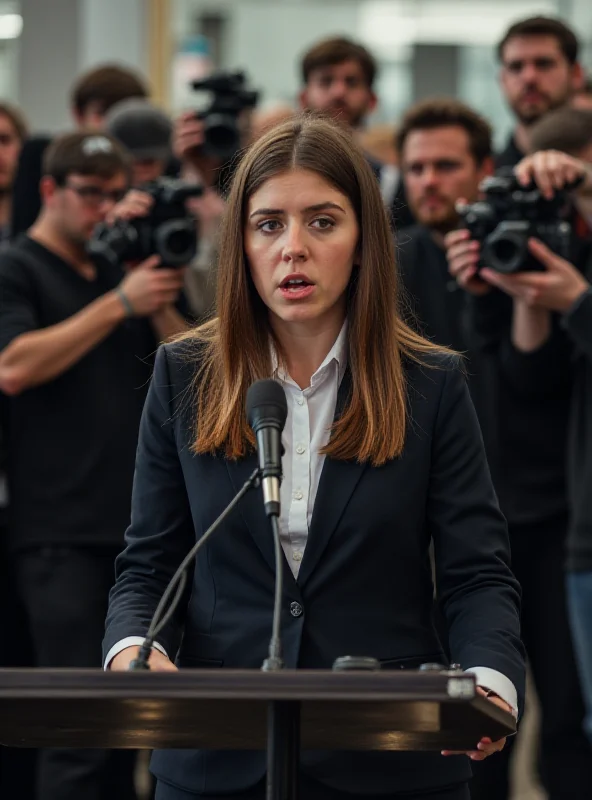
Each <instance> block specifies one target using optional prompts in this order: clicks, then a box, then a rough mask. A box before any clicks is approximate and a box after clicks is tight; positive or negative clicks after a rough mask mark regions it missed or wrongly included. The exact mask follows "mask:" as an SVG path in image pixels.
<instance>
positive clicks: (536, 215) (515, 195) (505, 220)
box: [459, 170, 573, 275]
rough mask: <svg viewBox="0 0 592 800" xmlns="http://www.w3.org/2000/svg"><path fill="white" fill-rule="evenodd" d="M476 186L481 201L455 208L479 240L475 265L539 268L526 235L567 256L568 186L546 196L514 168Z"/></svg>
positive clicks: (508, 271) (504, 270) (507, 270)
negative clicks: (521, 178)
mask: <svg viewBox="0 0 592 800" xmlns="http://www.w3.org/2000/svg"><path fill="white" fill-rule="evenodd" d="M571 188H573V187H571ZM480 190H481V192H482V193H483V194H484V195H485V197H484V199H483V200H480V201H478V202H476V203H471V204H469V205H466V206H464V207H461V208H459V214H460V216H461V218H462V220H463V223H464V226H465V227H466V228H467V229H468V230H469V231H470V233H471V238H472V239H476V240H477V241H478V242H480V243H481V259H480V264H479V265H480V266H487V267H489V268H490V269H494V270H496V272H501V273H503V274H505V275H511V274H514V273H516V272H527V271H531V272H532V271H540V270H542V269H543V266H542V265H541V263H540V262H539V261H537V259H535V258H534V256H533V255H532V254H531V253H530V251H529V249H528V240H529V238H530V237H536V238H537V239H540V240H541V241H542V242H544V244H546V245H547V247H548V248H549V249H550V250H552V251H553V252H554V253H557V255H559V256H562V257H563V258H569V251H570V244H571V225H570V224H569V222H567V221H566V220H565V219H564V216H565V210H566V208H568V203H567V192H568V191H569V188H568V187H566V188H565V189H564V190H561V191H557V190H556V191H555V193H554V195H553V197H552V198H551V199H550V200H548V199H547V198H546V197H543V195H542V194H541V191H540V189H539V188H538V187H537V186H536V185H535V184H531V185H529V186H523V185H522V184H520V183H519V182H518V181H517V179H516V176H515V175H514V174H513V172H512V173H507V172H505V171H502V170H500V171H499V172H498V173H497V174H496V175H494V176H493V177H490V178H486V179H485V180H484V181H483V182H482V184H481V186H480Z"/></svg>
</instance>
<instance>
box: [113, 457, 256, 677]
mask: <svg viewBox="0 0 592 800" xmlns="http://www.w3.org/2000/svg"><path fill="white" fill-rule="evenodd" d="M260 477H261V470H260V469H259V467H257V469H256V470H254V471H253V472H252V473H251V476H250V477H249V479H248V480H247V481H245V483H244V484H243V487H242V489H241V490H240V491H239V492H238V493H237V494H236V495H235V496H234V498H233V499H232V500H231V501H230V503H229V504H228V505H227V506H226V508H225V509H224V511H223V512H222V513H221V514H220V516H219V517H218V518H217V519H215V520H214V522H213V523H212V524H211V525H210V527H209V528H208V529H207V531H206V532H205V533H204V535H203V536H202V537H201V539H200V540H199V541H198V542H196V543H195V544H194V546H193V547H192V548H191V550H190V551H189V552H188V553H187V555H186V556H185V558H184V559H183V561H182V562H181V563H180V564H179V566H178V567H177V570H176V572H175V574H174V575H173V577H172V578H171V580H170V581H169V585H168V586H167V588H166V589H165V592H164V594H163V595H162V597H161V598H160V602H159V604H158V606H157V607H156V611H155V612H154V615H153V617H152V621H151V622H150V626H149V628H148V633H147V634H146V637H145V639H144V641H143V643H142V646H141V647H140V651H139V653H138V655H137V657H136V658H135V659H134V660H133V661H132V662H131V664H130V665H129V670H130V671H132V672H135V671H139V670H146V669H148V670H149V669H150V667H149V665H148V659H149V658H150V653H151V652H152V648H153V647H154V640H155V639H156V637H157V636H158V634H159V633H160V631H161V630H162V629H163V628H164V627H165V625H167V623H168V622H169V621H170V619H171V617H172V616H173V614H174V613H175V610H176V608H177V606H178V605H179V602H180V600H181V597H182V596H183V591H184V589H185V585H186V584H187V567H188V566H189V565H190V564H191V562H192V561H193V559H194V558H195V556H196V555H197V554H198V553H199V551H200V550H201V548H202V547H203V546H204V545H205V544H206V542H207V541H208V539H209V538H210V536H211V535H212V534H213V533H215V532H216V530H217V529H218V528H219V527H220V525H221V523H222V522H224V520H225V519H226V517H227V516H228V515H229V514H230V512H231V511H232V510H233V509H234V508H235V506H236V505H238V503H239V502H240V501H241V500H242V498H243V497H244V496H245V495H246V493H247V492H248V491H249V490H250V489H256V488H257V487H258V486H259V484H260ZM175 590H176V591H175ZM173 592H175V595H174V597H173ZM171 597H172V600H171ZM169 602H170V606H169ZM167 606H169V607H168V609H167ZM165 612H166V613H165Z"/></svg>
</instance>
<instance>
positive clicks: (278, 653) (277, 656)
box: [261, 514, 284, 672]
mask: <svg viewBox="0 0 592 800" xmlns="http://www.w3.org/2000/svg"><path fill="white" fill-rule="evenodd" d="M270 520H271V528H272V531H273V545H274V552H275V601H274V605H273V625H272V633H271V640H270V642H269V657H268V658H266V659H265V661H264V662H263V666H262V667H261V669H263V670H264V671H266V672H272V671H274V670H278V669H283V666H284V662H283V659H282V640H281V622H282V598H283V594H284V569H283V562H284V557H283V552H282V541H281V538H280V523H279V519H278V517H277V515H276V514H272V515H270Z"/></svg>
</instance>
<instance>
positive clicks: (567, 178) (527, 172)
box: [514, 150, 592, 200]
mask: <svg viewBox="0 0 592 800" xmlns="http://www.w3.org/2000/svg"><path fill="white" fill-rule="evenodd" d="M514 173H515V175H516V178H517V180H518V182H519V183H520V185H521V186H529V185H530V184H532V182H533V181H534V183H535V184H536V185H537V186H538V188H539V189H540V191H541V194H542V195H543V197H544V198H545V199H546V200H552V199H553V197H554V195H555V193H556V192H558V191H562V190H564V189H565V190H568V191H569V190H577V191H579V192H585V191H590V190H591V189H592V167H591V166H590V165H589V164H585V163H584V162H583V161H580V160H579V159H577V158H573V157H572V156H569V155H567V153H561V152H560V151H559V150H540V151H539V152H538V153H534V154H533V155H531V156H526V158H523V159H522V161H521V162H520V163H519V164H517V165H516V168H515V170H514Z"/></svg>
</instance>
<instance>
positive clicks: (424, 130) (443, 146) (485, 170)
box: [397, 99, 493, 424]
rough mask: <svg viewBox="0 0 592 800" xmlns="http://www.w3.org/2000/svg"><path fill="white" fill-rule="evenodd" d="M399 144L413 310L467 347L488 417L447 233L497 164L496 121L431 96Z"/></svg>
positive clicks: (476, 397)
mask: <svg viewBox="0 0 592 800" xmlns="http://www.w3.org/2000/svg"><path fill="white" fill-rule="evenodd" d="M397 147H398V151H399V160H400V163H401V168H402V171H403V176H404V180H405V191H406V195H407V198H408V202H409V206H410V209H411V211H412V213H413V216H414V217H415V219H416V220H417V224H416V225H413V226H412V227H409V228H404V229H403V230H401V231H399V232H398V234H397V244H398V251H397V255H398V265H399V269H400V271H401V276H402V280H403V283H404V285H405V289H406V293H407V301H408V305H409V307H410V309H409V310H410V311H411V313H412V314H413V316H414V317H415V320H416V322H417V324H418V325H419V328H420V330H421V331H422V333H424V334H425V335H426V336H428V338H430V339H433V340H434V341H436V342H438V343H439V344H443V345H446V346H447V347H451V348H453V349H454V350H457V351H459V352H463V353H466V354H468V356H469V364H468V370H469V374H470V381H469V385H470V388H471V393H472V396H473V401H474V402H475V404H476V406H477V411H478V412H479V414H480V416H481V417H483V416H484V415H485V404H486V398H487V386H486V385H485V386H484V381H483V380H482V376H479V379H478V376H477V374H476V371H477V365H476V363H475V360H474V359H473V358H471V350H472V348H471V342H470V337H469V336H468V335H467V334H468V323H467V298H466V294H465V292H463V291H462V289H461V287H460V286H458V284H457V283H456V281H455V280H454V279H453V278H451V276H450V274H449V272H448V262H447V261H446V250H445V247H444V236H445V235H446V234H447V233H448V232H449V231H451V230H454V229H455V228H457V227H458V224H459V216H458V213H457V210H456V204H457V202H458V201H459V200H460V199H464V200H468V201H474V200H476V199H477V196H478V192H479V184H480V182H481V181H482V179H483V178H484V177H485V176H486V175H488V174H491V172H492V171H493V159H492V143H491V128H490V126H489V124H488V123H487V122H486V120H485V119H483V118H482V117H480V116H479V115H478V114H477V113H475V112H474V111H473V110H472V109H471V108H469V107H468V106H466V105H464V104H463V103H461V102H459V101H457V100H448V99H442V100H427V101H424V102H422V103H418V104H417V105H415V106H413V107H412V108H411V109H409V111H408V112H407V113H406V115H405V117H404V118H403V120H402V122H401V125H400V126H399V129H398V133H397ZM482 387H484V389H483V390H482ZM482 424H483V422H482Z"/></svg>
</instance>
